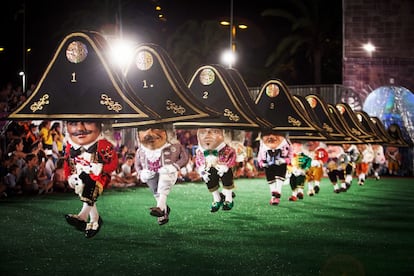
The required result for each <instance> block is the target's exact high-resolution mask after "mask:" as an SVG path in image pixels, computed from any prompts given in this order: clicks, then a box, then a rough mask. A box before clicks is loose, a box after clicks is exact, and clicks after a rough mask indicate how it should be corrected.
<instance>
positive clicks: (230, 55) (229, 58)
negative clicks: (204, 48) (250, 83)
mask: <svg viewBox="0 0 414 276" xmlns="http://www.w3.org/2000/svg"><path fill="white" fill-rule="evenodd" d="M220 25H223V26H229V30H230V45H229V46H230V47H229V49H230V50H229V51H228V52H226V53H224V56H223V59H225V62H226V63H228V65H229V68H232V65H233V64H234V62H235V60H236V31H237V28H238V29H241V30H244V29H247V25H245V24H234V15H233V0H230V22H229V21H226V20H222V21H220Z"/></svg>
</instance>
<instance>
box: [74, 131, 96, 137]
mask: <svg viewBox="0 0 414 276" xmlns="http://www.w3.org/2000/svg"><path fill="white" fill-rule="evenodd" d="M91 133H92V131H91V130H80V131H76V132H73V133H72V136H81V135H88V134H91Z"/></svg>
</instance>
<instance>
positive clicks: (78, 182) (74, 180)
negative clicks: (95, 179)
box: [68, 174, 85, 195]
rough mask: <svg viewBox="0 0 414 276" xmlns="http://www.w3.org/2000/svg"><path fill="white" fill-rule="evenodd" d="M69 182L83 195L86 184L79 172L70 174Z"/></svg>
mask: <svg viewBox="0 0 414 276" xmlns="http://www.w3.org/2000/svg"><path fill="white" fill-rule="evenodd" d="M68 184H69V186H70V187H71V188H72V189H75V194H78V195H82V192H83V188H84V187H85V184H83V181H82V179H80V178H79V175H78V174H72V175H71V176H69V178H68Z"/></svg>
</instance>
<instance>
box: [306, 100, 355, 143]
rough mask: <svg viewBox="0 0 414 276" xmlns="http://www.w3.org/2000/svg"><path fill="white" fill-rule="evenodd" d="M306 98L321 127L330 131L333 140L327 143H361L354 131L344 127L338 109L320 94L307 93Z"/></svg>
mask: <svg viewBox="0 0 414 276" xmlns="http://www.w3.org/2000/svg"><path fill="white" fill-rule="evenodd" d="M305 99H306V100H307V101H308V103H309V105H310V107H311V110H312V111H313V113H314V114H315V116H316V117H317V118H318V121H319V122H320V124H321V127H322V128H323V129H324V130H325V131H326V132H327V133H328V135H329V137H331V138H332V140H329V141H327V142H326V143H327V144H347V143H361V142H362V141H361V140H360V139H358V138H357V137H355V136H354V135H353V134H352V133H348V131H347V130H346V129H345V128H344V127H343V123H342V122H341V120H339V117H338V114H337V112H338V111H337V109H336V108H335V107H334V108H332V106H329V104H327V103H326V102H325V101H324V100H323V99H322V98H321V97H319V96H318V95H313V94H310V95H307V96H305Z"/></svg>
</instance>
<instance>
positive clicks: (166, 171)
mask: <svg viewBox="0 0 414 276" xmlns="http://www.w3.org/2000/svg"><path fill="white" fill-rule="evenodd" d="M175 172H177V168H176V167H174V165H165V166H162V167H161V168H160V169H159V170H158V173H160V174H169V173H175Z"/></svg>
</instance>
